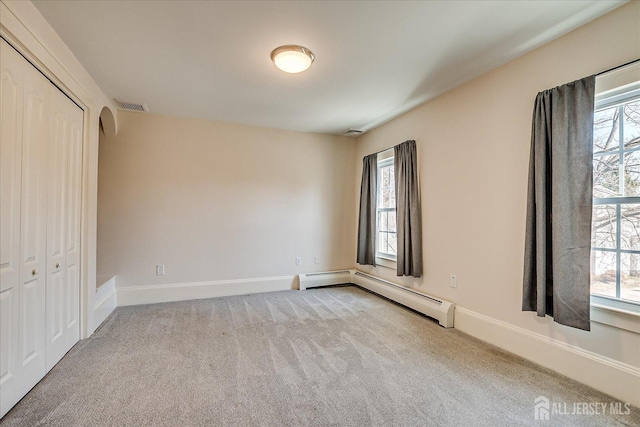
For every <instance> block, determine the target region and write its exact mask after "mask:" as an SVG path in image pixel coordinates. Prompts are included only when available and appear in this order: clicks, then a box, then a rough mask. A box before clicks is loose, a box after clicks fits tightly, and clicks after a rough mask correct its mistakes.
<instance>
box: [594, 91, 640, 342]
mask: <svg viewBox="0 0 640 427" xmlns="http://www.w3.org/2000/svg"><path fill="white" fill-rule="evenodd" d="M637 100H640V83H638V84H635V85H633V86H632V87H631V88H625V90H620V89H618V90H615V91H611V92H609V93H605V94H602V95H596V99H595V105H594V114H595V113H596V112H598V111H601V110H604V109H607V108H612V107H618V108H619V109H620V110H619V112H618V117H619V120H620V123H619V128H618V147H617V148H616V149H614V150H609V151H598V152H596V151H595V150H594V153H593V159H594V160H595V159H596V158H598V157H603V156H610V155H617V156H618V162H619V167H620V172H621V173H620V180H621V182H624V172H623V170H622V167H623V166H624V160H625V159H624V155H625V154H628V153H633V152H637V151H640V146H638V147H633V148H625V146H624V145H625V142H624V137H623V136H624V124H623V121H624V115H623V112H624V111H623V108H624V104H627V103H630V102H633V101H637ZM621 185H624V184H621ZM629 204H640V196H619V197H615V196H614V197H595V196H594V197H593V206H594V207H595V206H598V205H613V206H615V207H616V232H615V236H616V245H615V248H603V247H596V246H592V247H591V252H592V254H594V253H595V251H599V252H608V253H615V254H616V296H615V297H612V296H608V295H602V294H596V293H593V292H592V291H591V282H592V281H593V280H591V281H590V283H589V287H590V289H589V294H590V297H591V311H592V314H593V313H594V310H595V314H596V316H594V317H596V318H598V319H600V318H601V320H596V321H599V322H600V323H606V324H612V323H610V321H607V319H608V318H609V317H610V314H607V313H606V311H611V312H616V313H622V314H625V315H628V316H632V317H640V301H633V300H628V299H623V298H621V287H622V282H621V274H622V266H621V259H622V255H623V254H635V255H640V250H633V249H622V248H621V237H622V231H621V228H622V225H621V224H622V222H621V220H622V209H623V206H624V205H629ZM594 320H595V319H594ZM634 323H635V324H636V325H637V322H634ZM623 329H628V328H623ZM634 329H635V327H634Z"/></svg>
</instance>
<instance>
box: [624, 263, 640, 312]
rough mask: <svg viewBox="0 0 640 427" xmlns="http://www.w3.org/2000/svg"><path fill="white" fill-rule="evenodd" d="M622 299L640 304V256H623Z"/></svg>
mask: <svg viewBox="0 0 640 427" xmlns="http://www.w3.org/2000/svg"><path fill="white" fill-rule="evenodd" d="M620 262H621V264H620V267H621V270H622V271H621V272H620V273H621V274H620V282H621V283H620V285H621V286H620V298H623V299H628V300H631V301H637V302H640V255H638V254H621V258H620Z"/></svg>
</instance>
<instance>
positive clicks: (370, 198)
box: [357, 154, 378, 266]
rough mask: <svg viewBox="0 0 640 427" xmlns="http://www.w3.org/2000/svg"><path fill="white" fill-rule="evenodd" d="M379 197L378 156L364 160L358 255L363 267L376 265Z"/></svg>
mask: <svg viewBox="0 0 640 427" xmlns="http://www.w3.org/2000/svg"><path fill="white" fill-rule="evenodd" d="M377 197H378V154H371V155H370V156H366V157H365V158H364V159H362V182H361V184H360V213H359V215H358V254H357V261H358V264H361V265H373V266H375V265H376V208H377Z"/></svg>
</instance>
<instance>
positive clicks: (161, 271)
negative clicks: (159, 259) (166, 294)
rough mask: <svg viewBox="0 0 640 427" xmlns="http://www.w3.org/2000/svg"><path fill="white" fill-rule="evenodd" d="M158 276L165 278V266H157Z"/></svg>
mask: <svg viewBox="0 0 640 427" xmlns="http://www.w3.org/2000/svg"><path fill="white" fill-rule="evenodd" d="M156 276H164V264H160V265H156Z"/></svg>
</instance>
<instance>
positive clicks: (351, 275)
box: [298, 270, 455, 328]
mask: <svg viewBox="0 0 640 427" xmlns="http://www.w3.org/2000/svg"><path fill="white" fill-rule="evenodd" d="M298 277H299V283H300V290H301V291H303V290H305V289H309V288H314V287H318V286H329V285H340V284H343V283H352V284H354V285H356V286H359V287H361V288H364V289H367V290H369V291H371V292H373V293H376V294H378V295H381V296H383V297H385V298H389V299H390V300H392V301H395V302H397V303H399V304H402V305H404V306H406V307H409V308H411V309H413V310H415V311H417V312H419V313H422V314H424V315H425V316H428V317H431V318H433V319H436V320H437V321H438V323H440V325H441V326H443V327H445V328H453V320H454V311H455V306H454V304H453V303H451V302H449V301H444V300H442V299H440V298H436V297H432V296H430V295H426V294H423V293H421V292H418V291H415V290H413V289H409V288H407V287H405V286H402V285H398V284H396V283H393V282H390V281H388V280H384V279H381V278H379V277H376V276H372V275H370V274H367V273H363V272H361V271H357V270H339V271H327V272H319V273H307V274H300V275H299V276H298Z"/></svg>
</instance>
